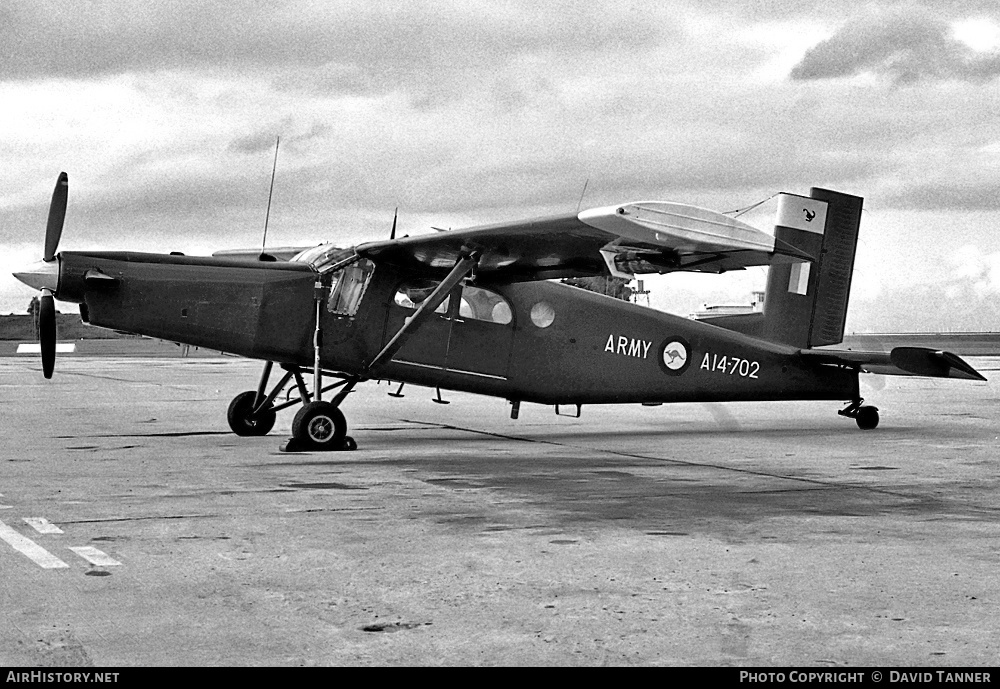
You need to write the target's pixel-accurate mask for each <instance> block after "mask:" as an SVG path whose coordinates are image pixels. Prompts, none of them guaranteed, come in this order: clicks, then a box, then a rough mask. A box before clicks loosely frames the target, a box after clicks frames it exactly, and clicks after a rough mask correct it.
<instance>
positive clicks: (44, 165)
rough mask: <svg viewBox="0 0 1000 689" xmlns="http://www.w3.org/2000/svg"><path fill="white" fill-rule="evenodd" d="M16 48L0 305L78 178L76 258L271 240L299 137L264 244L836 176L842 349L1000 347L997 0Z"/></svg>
mask: <svg viewBox="0 0 1000 689" xmlns="http://www.w3.org/2000/svg"><path fill="white" fill-rule="evenodd" d="M0 54H2V59H0V104H2V105H0V245H2V247H3V250H2V252H0V313H8V312H24V311H25V309H26V307H27V304H28V302H29V301H30V299H31V297H32V296H33V291H32V290H31V289H30V288H28V287H26V286H24V285H21V284H20V283H18V282H16V281H15V280H14V279H13V278H12V277H10V272H11V271H13V270H15V269H16V268H18V267H20V266H23V265H25V264H27V263H30V262H32V261H35V260H38V259H39V258H41V254H42V244H43V237H44V232H45V222H46V215H47V212H48V204H49V199H50V198H51V194H52V188H53V186H54V184H55V180H56V177H57V176H58V174H59V172H60V171H63V170H65V171H66V172H67V173H68V174H69V180H70V188H69V209H68V212H67V217H66V224H65V230H64V232H63V236H62V242H61V245H60V249H65V250H88V249H90V250H100V249H103V250H136V251H183V252H185V253H188V254H210V253H211V252H212V251H215V250H218V249H225V248H241V247H242V248H247V247H258V246H259V245H260V242H261V236H262V232H263V227H264V218H265V211H266V208H267V199H268V189H269V185H270V176H271V169H272V165H273V163H274V158H273V156H274V145H275V140H276V137H279V136H280V137H281V145H280V150H279V157H278V161H277V175H276V179H275V184H274V195H273V201H272V206H271V214H270V220H269V225H268V236H267V243H268V246H296V245H303V246H305V245H311V244H315V243H318V242H321V241H331V242H336V243H338V244H342V245H350V244H353V243H360V242H363V241H369V240H374V239H382V238H386V237H388V233H389V228H390V226H391V223H392V215H393V209H394V208H395V207H397V206H398V207H399V230H398V231H399V234H411V235H413V234H418V233H423V232H430V231H433V230H432V229H431V228H432V227H441V228H460V227H468V226H473V225H479V224H484V223H492V222H500V221H504V220H519V219H524V218H531V217H537V216H542V215H548V214H555V213H564V212H567V211H572V210H575V209H576V208H577V207H578V205H580V204H581V197H582V207H584V208H587V207H597V206H604V205H610V204H616V203H621V202H627V201H640V200H657V201H674V202H681V203H690V204H694V205H698V206H702V207H705V208H710V209H713V210H718V211H732V210H736V209H743V208H746V207H749V206H751V205H753V204H755V203H757V202H759V201H763V200H765V199H768V198H770V197H772V196H773V195H774V194H775V193H777V192H781V191H786V192H791V193H799V194H807V193H808V191H809V188H810V187H813V186H819V187H826V188H830V189H835V190H838V191H843V192H847V193H850V194H855V195H858V196H862V197H864V198H865V211H864V213H863V218H862V226H861V239H860V243H859V248H858V255H857V260H856V266H855V275H854V283H853V291H852V295H851V306H850V313H849V316H848V324H847V329H848V331H849V332H912V331H985V330H1000V315H998V314H997V310H996V309H995V307H994V304H996V303H997V301H998V299H1000V126H998V122H1000V120H998V113H1000V84H998V81H1000V8H998V6H997V4H996V3H995V2H994V0H988V1H987V0H982V1H979V0H969V1H967V2H958V1H951V2H949V1H947V0H933V1H931V0H898V1H897V0H886V1H874V2H857V1H856V0H850V1H848V0H824V1H822V2H818V1H817V2H810V1H803V2H792V1H782V0H771V1H768V0H756V1H750V2H732V1H730V0H726V1H723V0H653V1H650V2H624V1H618V0H602V2H600V3H595V2H570V1H559V0H554V1H550V2H546V3H536V2H529V1H525V2H518V1H507V2H503V1H497V0H493V1H492V2H489V3H486V2H471V1H466V2H447V1H444V2H421V1H419V0H410V1H408V2H405V3H403V2H377V1H373V0H365V1H364V2H352V1H347V0H345V1H341V2H318V1H310V0H290V1H287V2H281V1H280V0H267V1H266V2H265V1H260V2H258V1H255V0H226V1H225V2H219V1H215V0H190V1H188V0H180V1H173V2H172V1H169V0H166V1H160V2H156V3H135V2H131V1H130V0H106V1H102V0H90V1H89V2H86V1H83V0H80V1H78V2H72V3H66V2H50V1H49V0H34V1H33V2H23V3H22V2H9V1H4V2H2V3H0ZM775 210H776V202H775V200H774V199H772V200H771V201H768V202H765V203H764V204H762V205H761V206H759V207H758V208H756V209H755V210H754V211H752V212H750V213H747V214H746V215H744V216H741V217H742V219H744V220H747V221H748V222H750V223H751V224H754V225H756V226H758V227H760V228H761V229H765V230H769V226H770V224H771V223H772V222H773V214H774V211H775ZM765 281H766V269H763V268H753V269H750V270H747V271H739V272H734V273H730V274H726V275H722V276H703V275H683V274H672V275H667V276H662V277H656V278H655V279H647V280H646V285H647V287H648V288H650V289H651V294H650V303H651V305H652V306H654V307H655V308H659V309H662V310H666V311H670V312H673V313H679V314H681V315H687V314H688V313H689V312H691V311H693V310H697V309H699V308H700V307H701V305H702V304H703V303H711V304H718V303H745V302H748V301H749V299H750V292H751V291H752V290H754V289H762V288H763V286H764V284H765ZM74 306H75V305H71V304H64V305H61V308H62V309H63V310H67V311H69V310H72V309H73V307H74Z"/></svg>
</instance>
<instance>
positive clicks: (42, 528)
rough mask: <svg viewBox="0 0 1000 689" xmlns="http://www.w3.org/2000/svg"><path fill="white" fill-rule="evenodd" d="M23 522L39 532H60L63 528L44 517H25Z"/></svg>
mask: <svg viewBox="0 0 1000 689" xmlns="http://www.w3.org/2000/svg"><path fill="white" fill-rule="evenodd" d="M24 523H25V524H27V525H28V526H30V527H31V528H32V529H34V530H35V531H37V532H38V533H40V534H52V533H62V532H63V530H62V529H60V528H59V527H58V526H56V525H55V524H53V523H52V522H50V521H49V520H48V519H45V518H44V517H25V518H24Z"/></svg>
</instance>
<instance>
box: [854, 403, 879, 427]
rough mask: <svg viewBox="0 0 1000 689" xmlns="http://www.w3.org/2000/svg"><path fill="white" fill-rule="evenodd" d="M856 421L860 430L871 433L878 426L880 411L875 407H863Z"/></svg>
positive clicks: (855, 418) (859, 410)
mask: <svg viewBox="0 0 1000 689" xmlns="http://www.w3.org/2000/svg"><path fill="white" fill-rule="evenodd" d="M854 420H855V421H856V422H857V424H858V428H860V429H861V430H863V431H870V430H872V429H873V428H875V427H876V426H878V409H876V408H875V407H861V408H860V409H858V414H857V416H855V417H854Z"/></svg>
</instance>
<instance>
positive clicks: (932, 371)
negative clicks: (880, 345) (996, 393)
mask: <svg viewBox="0 0 1000 689" xmlns="http://www.w3.org/2000/svg"><path fill="white" fill-rule="evenodd" d="M799 355H800V356H802V357H804V358H806V359H808V360H812V361H815V362H816V363H819V364H829V365H835V366H848V367H850V368H856V369H858V370H860V371H864V372H865V373H878V374H881V375H886V376H923V377H927V378H961V379H965V380H983V381H984V380H986V378H985V377H984V376H983V375H982V374H981V373H979V371H977V370H976V369H974V368H973V367H972V366H971V365H969V364H968V363H967V362H966V361H965V360H963V359H962V358H961V357H959V356H958V355H956V354H952V353H951V352H946V351H944V350H939V349H929V348H927V347H894V348H893V349H892V351H890V352H855V351H852V350H836V349H803V350H800V351H799Z"/></svg>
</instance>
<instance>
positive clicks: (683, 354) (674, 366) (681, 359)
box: [660, 337, 691, 375]
mask: <svg viewBox="0 0 1000 689" xmlns="http://www.w3.org/2000/svg"><path fill="white" fill-rule="evenodd" d="M690 360H691V346H690V345H689V344H688V343H687V341H686V340H684V339H682V338H680V337H674V338H670V339H668V340H667V341H666V342H665V343H664V344H663V347H662V349H660V366H661V368H662V369H663V371H664V372H665V373H670V374H672V375H680V374H681V373H683V372H684V371H685V370H686V369H687V367H688V364H689V363H690Z"/></svg>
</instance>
